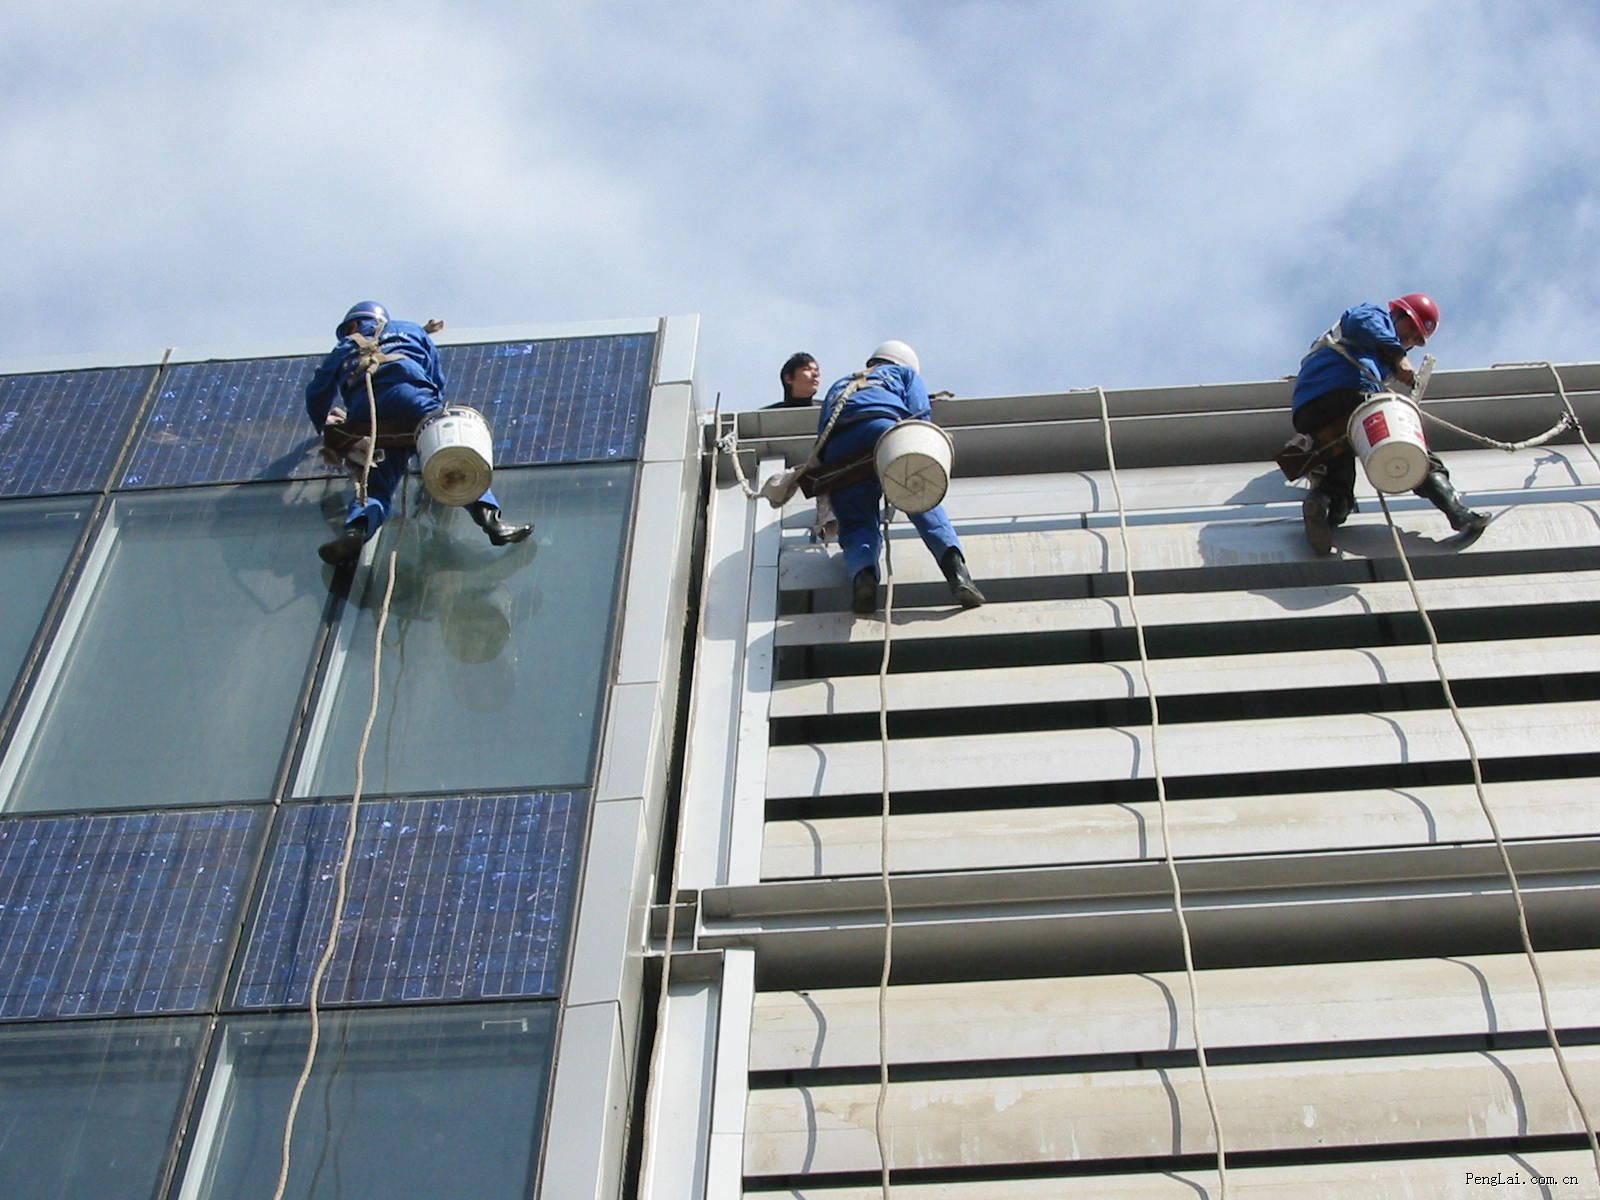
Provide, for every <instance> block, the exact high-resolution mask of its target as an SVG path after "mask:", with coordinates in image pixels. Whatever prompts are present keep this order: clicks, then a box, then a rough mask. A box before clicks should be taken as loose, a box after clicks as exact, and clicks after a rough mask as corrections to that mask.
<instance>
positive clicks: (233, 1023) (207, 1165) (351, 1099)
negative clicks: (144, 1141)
mask: <svg viewBox="0 0 1600 1200" xmlns="http://www.w3.org/2000/svg"><path fill="white" fill-rule="evenodd" d="M554 1016H555V1005H554V1004H551V1003H542V1004H536V1003H525V1004H495V1005H463V1006H453V1007H445V1008H426V1007H421V1008H409V1009H387V1010H382V1011H365V1012H363V1011H349V1010H345V1011H339V1012H333V1013H324V1014H323V1016H322V1031H321V1036H320V1039H319V1042H320V1044H319V1047H318V1050H317V1058H316V1066H315V1068H314V1069H313V1071H312V1074H311V1077H310V1082H309V1083H308V1085H307V1087H306V1090H305V1093H304V1097H303V1099H302V1101H301V1105H300V1111H299V1115H298V1119H297V1120H296V1122H295V1129H294V1139H293V1141H292V1142H291V1145H290V1170H289V1184H288V1190H287V1191H286V1193H285V1196H286V1197H287V1200H353V1198H355V1197H372V1198H374V1200H376V1198H378V1197H382V1198H383V1200H523V1198H524V1197H525V1196H527V1195H528V1194H529V1191H530V1188H531V1186H532V1181H533V1175H534V1171H535V1168H536V1166H537V1163H536V1162H535V1150H536V1147H537V1145H538V1141H539V1136H538V1135H539V1125H540V1121H541V1119H542V1116H543V1113H544V1099H545V1090H546V1087H547V1086H548V1078H549V1074H550V1052H551V1033H552V1027H553V1024H554ZM310 1030H311V1022H310V1018H309V1016H308V1015H307V1014H305V1013H293V1014H283V1015H277V1016H268V1017H248V1018H244V1017H240V1018H234V1019H230V1020H228V1021H226V1022H225V1023H224V1025H223V1032H222V1035H221V1037H220V1039H219V1044H218V1048H217V1050H216V1052H215V1054H214V1056H213V1057H214V1060H215V1061H214V1062H213V1064H212V1066H211V1071H210V1080H209V1086H208V1087H207V1089H206V1099H205V1101H204V1104H203V1107H202V1109H201V1112H200V1115H199V1118H198V1122H197V1128H196V1131H195V1136H194V1143H193V1144H194V1150H193V1152H192V1154H191V1156H190V1162H189V1164H188V1166H187V1169H186V1170H185V1172H184V1177H183V1183H182V1186H181V1187H180V1188H179V1189H178V1191H177V1196H178V1200H270V1198H271V1196H272V1193H273V1189H274V1188H275V1187H276V1185H277V1181H278V1172H279V1164H280V1154H281V1147H282V1143H283V1124H284V1119H285V1117H286V1115H287V1113H288V1111H289V1101H290V1097H291V1094H292V1093H293V1090H294V1085H295V1081H296V1080H297V1079H298V1078H299V1075H300V1071H301V1068H302V1065H303V1063H304V1059H305V1052H306V1044H307V1042H308V1041H309V1039H310Z"/></svg>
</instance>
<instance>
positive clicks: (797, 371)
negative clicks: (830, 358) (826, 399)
mask: <svg viewBox="0 0 1600 1200" xmlns="http://www.w3.org/2000/svg"><path fill="white" fill-rule="evenodd" d="M778 379H779V380H780V381H782V383H783V398H784V400H785V401H787V402H791V403H796V404H798V403H807V404H809V403H810V402H811V401H812V399H813V398H815V396H816V394H817V388H818V386H819V385H820V384H821V383H822V368H821V367H819V366H817V360H816V359H814V358H812V357H811V355H809V354H807V353H806V352H805V351H804V350H801V351H798V352H796V353H794V354H791V355H789V357H788V358H787V359H786V360H785V361H784V364H783V368H782V369H781V370H780V371H779V372H778Z"/></svg>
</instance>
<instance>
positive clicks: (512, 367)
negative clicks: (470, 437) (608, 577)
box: [122, 333, 656, 488]
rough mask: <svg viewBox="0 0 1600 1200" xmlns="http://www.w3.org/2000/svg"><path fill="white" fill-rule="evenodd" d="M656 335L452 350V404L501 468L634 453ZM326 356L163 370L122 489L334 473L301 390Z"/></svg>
mask: <svg viewBox="0 0 1600 1200" xmlns="http://www.w3.org/2000/svg"><path fill="white" fill-rule="evenodd" d="M655 343H656V338H655V334H653V333H644V334H626V335H614V336H608V337H593V338H560V339H554V340H549V341H537V342H495V343H489V344H485V345H472V346H445V347H441V349H440V351H439V354H440V359H441V361H442V364H443V367H444V373H445V379H446V385H447V386H446V393H445V395H446V399H447V401H448V402H449V403H451V404H466V405H470V406H471V407H473V408H476V409H478V410H479V411H480V412H482V413H483V414H484V416H485V417H487V418H488V421H489V426H490V428H491V429H492V430H493V431H494V456H495V466H497V467H516V466H529V465H533V464H537V463H567V462H594V461H605V460H610V459H617V460H620V459H629V458H636V457H638V453H639V442H640V437H641V433H642V427H643V420H644V410H645V401H646V399H647V398H648V397H649V393H650V373H651V370H652V368H653V365H654V361H655ZM319 361H320V357H319V356H313V357H302V358H265V359H243V360H238V361H231V362H207V363H187V364H182V365H179V366H174V367H170V368H168V371H167V374H166V377H165V378H164V379H163V380H162V384H161V390H160V393H159V395H158V396H157V398H156V402H155V404H154V405H153V406H152V408H151V413H150V416H149V418H148V420H147V421H146V423H145V426H144V428H143V430H141V432H140V435H139V441H138V444H137V445H136V446H135V449H134V452H133V456H132V458H131V460H130V461H129V464H128V468H127V471H126V473H125V475H124V478H123V481H122V486H124V487H130V488H135V487H174V486H179V485H183V484H194V483H243V482H247V481H249V480H253V479H303V478H307V477H310V476H320V475H327V474H330V473H331V472H330V470H329V468H327V467H326V466H324V465H323V464H322V462H321V460H320V459H319V458H318V457H317V456H316V454H315V452H314V451H315V438H314V436H313V431H312V429H311V427H310V424H309V423H308V422H307V421H306V415H305V407H304V389H305V385H306V383H307V381H308V380H309V379H310V378H311V374H312V372H313V371H314V370H315V368H316V365H317V363H318V362H319Z"/></svg>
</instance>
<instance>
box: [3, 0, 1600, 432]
mask: <svg viewBox="0 0 1600 1200" xmlns="http://www.w3.org/2000/svg"><path fill="white" fill-rule="evenodd" d="M262 9H270V11H261V10H262ZM1597 14H1600V6H1597V5H1594V4H1591V3H1587V2H1582V0H1573V2H1571V3H1538V2H1534V3H1519V4H1507V3H1474V2H1471V0H1453V2H1449V3H1429V2H1426V0H1422V2H1414V3H1408V4H1396V5H1381V4H1365V3H1356V4H1351V5H1342V6H1337V7H1336V8H1333V9H1330V8H1329V6H1328V5H1326V4H1312V3H1299V2H1293V0H1279V2H1277V3H1248V2H1240V0H1229V2H1214V3H1213V2H1207V0H1191V2H1187V3H1184V2H1179V0H1171V2H1169V0H1123V2H1118V3H1104V2H1102V3H1093V4H1090V3H1081V4H1080V3H1069V2H1059V3H988V4H960V3H939V2H936V0H906V2H904V3H864V2H863V3H828V2H825V0H807V2H806V3H783V2H766V0H746V2H745V3H716V4H696V3H692V2H689V0H678V2H676V3H673V4H660V5H637V4H635V5H621V4H570V5H557V4H528V3H525V2H523V3H515V4H512V3H506V4H500V3H490V2H485V3H479V4H474V5H470V6H467V5H462V6H451V5H439V4H414V3H406V2H400V3H388V4H383V5H373V4H363V5H341V4H337V3H335V4H326V3H322V4H317V5H311V4H304V3H298V2H295V0H289V2H280V3H278V4H275V5H272V6H250V8H249V10H248V11H247V10H246V8H245V6H231V5H215V4H211V5H202V4H197V3H196V4H188V3H161V2H160V0H151V2H149V3H145V4H140V5H132V4H110V3H94V2H93V0H89V2H86V3H79V4H73V5H67V6H59V7H56V8H51V7H49V6H35V7H34V8H33V9H32V10H31V11H28V12H23V13H18V14H13V15H12V16H11V17H10V19H9V27H8V30H7V37H6V39H5V41H4V44H3V45H0V111H3V112H5V114H6V119H5V121H4V122H3V123H0V153H3V157H0V161H3V162H4V163H5V164H6V171H5V176H6V180H5V184H4V186H3V187H0V239H3V244H4V247H5V251H6V252H5V255H4V259H5V264H6V265H5V270H4V274H3V282H0V289H3V293H0V299H3V301H4V310H5V321H4V323H3V325H0V359H16V358H25V357H34V356H38V355H53V354H60V353H80V352H81V353H89V354H98V353H104V354H107V355H112V354H115V353H117V352H119V351H123V350H127V349H130V348H137V349H142V348H147V347H149V346H151V345H156V346H167V345H174V344H178V345H189V346H204V345H217V344H227V345H238V344H240V343H245V344H248V343H251V342H263V343H273V344H281V343H284V342H286V341H296V340H310V341H311V342H320V341H321V340H323V339H324V337H325V336H326V335H327V334H328V333H329V331H330V330H331V328H332V326H333V324H334V322H335V321H336V319H337V317H338V315H339V314H340V313H341V312H342V311H343V309H344V307H345V306H346V305H347V304H348V303H349V302H350V301H352V300H355V299H358V298H363V297H367V296H373V297H376V298H378V299H381V300H384V301H385V302H386V303H388V304H389V305H390V307H391V309H392V310H394V311H395V312H396V313H398V314H400V315H404V316H410V317H413V318H416V319H422V318H425V317H427V316H440V317H443V318H445V319H446V320H447V321H448V322H449V324H450V326H451V327H452V328H455V329H464V328H470V327H485V326H495V325H505V324H521V323H539V322H567V321H576V320H589V319H596V320H598V319H607V318H612V317H625V316H647V315H655V314H660V313H669V312H699V313H701V314H702V317H703V325H702V359H701V364H702V382H703V383H704V384H705V385H706V388H707V390H708V392H715V391H720V392H722V394H723V402H724V405H725V406H727V407H733V408H743V407H751V406H755V405H759V404H763V403H767V402H769V401H770V400H772V399H775V398H776V386H777V385H776V380H775V373H776V369H777V366H778V364H779V363H780V362H781V361H782V359H783V358H784V357H785V356H786V355H787V354H788V353H789V352H790V351H791V350H795V349H802V348H803V349H808V350H810V351H812V352H813V353H815V354H816V355H817V356H818V357H819V358H820V359H821V360H822V363H823V370H824V374H825V375H826V376H830V377H831V376H835V375H839V374H843V373H844V372H846V371H847V370H849V369H851V368H852V367H853V366H855V365H856V364H857V363H858V361H859V360H860V358H861V357H862V356H863V354H864V353H865V351H866V350H867V349H869V348H870V347H871V346H872V345H873V344H875V343H876V342H877V341H879V340H881V339H883V338H886V337H898V338H902V339H904V340H906V341H909V342H911V343H912V344H913V345H914V346H916V347H917V349H918V350H919V351H920V353H921V356H922V361H923V364H924V370H925V374H926V375H927V377H928V381H929V384H930V386H932V387H935V388H949V389H952V390H954V391H955V392H957V393H958V394H960V395H968V396H976V395H995V394H1005V393H1017V392H1047V391H1056V390H1061V389H1065V388H1070V387H1082V386H1089V385H1093V384H1097V383H1098V384H1103V385H1106V386H1113V387H1127V386H1146V385H1161V384H1187V383H1206V382H1223V381H1228V380H1239V379H1259V378H1270V377H1274V376H1278V375H1283V374H1286V373H1289V372H1291V371H1292V370H1293V369H1294V367H1295V365H1296V363H1297V361H1298V359H1299V356H1300V353H1301V352H1302V350H1303V349H1304V347H1305V346H1306V344H1307V343H1309V341H1310V340H1311V339H1312V337H1314V336H1315V335H1316V334H1317V333H1319V332H1320V331H1321V330H1322V329H1324V328H1326V326H1327V325H1328V324H1329V322H1330V321H1331V320H1332V319H1333V318H1334V316H1336V315H1337V313H1338V312H1339V311H1340V310H1341V309H1342V308H1344V307H1345V306H1346V305H1348V304H1350V303H1353V302H1355V301H1357V300H1362V299H1384V298H1387V297H1388V296H1391V295H1394V294H1396V293H1398V292H1401V291H1410V290H1417V289H1420V290H1426V291H1429V292H1431V293H1432V294H1433V295H1434V296H1435V298H1436V299H1437V300H1438V301H1439V303H1440V305H1441V307H1442V309H1443V311H1444V324H1443V327H1442V330H1441V334H1440V336H1439V337H1438V338H1436V339H1435V343H1434V344H1433V346H1431V347H1430V349H1433V350H1434V351H1435V352H1436V353H1437V354H1438V356H1439V360H1440V366H1441V368H1449V367H1462V366H1483V365H1487V364H1490V363H1493V362H1498V361H1511V360H1518V359H1532V358H1553V359H1555V360H1557V361H1577V360H1583V361H1593V360H1595V359H1597V358H1600V252H1597V249H1596V247H1597V244H1600V189H1597V180H1600V137H1597V130H1600V87H1597V86H1596V83H1595V74H1596V64H1597V63H1600V15H1597Z"/></svg>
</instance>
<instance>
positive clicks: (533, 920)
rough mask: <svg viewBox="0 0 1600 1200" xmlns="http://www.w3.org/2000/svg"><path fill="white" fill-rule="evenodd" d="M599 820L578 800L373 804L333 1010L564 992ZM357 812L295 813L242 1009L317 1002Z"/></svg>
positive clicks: (327, 999)
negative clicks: (575, 910) (593, 828)
mask: <svg viewBox="0 0 1600 1200" xmlns="http://www.w3.org/2000/svg"><path fill="white" fill-rule="evenodd" d="M586 811H587V804H586V801H585V797H584V796H583V794H582V793H575V792H556V793H549V792H543V793H534V794H523V795H512V796H495V797H468V798H452V799H427V800H382V801H373V802H363V804H362V805H361V812H360V817H359V820H358V827H357V832H356V845H355V851H354V854H353V857H352V859H351V865H350V873H349V882H348V889H349V899H348V902H347V905H346V908H345V913H344V920H343V923H342V925H341V928H340V933H339V945H338V947H337V949H336V952H335V955H334V958H333V961H332V963H331V964H330V966H329V969H328V973H327V976H326V979H325V982H324V987H323V992H322V996H321V997H320V1000H321V1002H322V1003H327V1004H380V1003H397V1002H404V1001H422V1000H465V999H486V998H492V997H539V996H554V995H556V994H557V992H558V991H559V986H560V980H561V968H562V965H563V963H564V959H565V952H566V942H567V925H568V921H567V917H568V914H569V913H570V911H571V907H572V896H573V890H574V884H575V881H576V877H577V868H578V863H579V856H580V853H581V849H582V844H583V834H584V825H585V814H586ZM349 812H350V805H349V804H348V803H339V804H297V805H292V806H289V807H287V808H285V809H284V810H283V812H282V813H281V815H280V818H279V833H278V836H277V838H276V839H275V841H274V845H273V848H272V851H271V854H270V858H269V861H268V866H267V870H266V875H265V879H264V882H263V885H262V889H261V898H260V900H259V902H258V905H257V907H256V910H255V912H254V914H253V916H252V918H251V920H250V927H249V930H248V932H247V939H246V943H245V946H244V950H243V953H242V956H241V963H240V968H239V972H238V979H237V983H236V986H235V989H234V1003H235V1004H236V1005H237V1006H238V1007H240V1008H253V1007H264V1006H281V1005H302V1004H305V1003H306V1002H307V999H308V994H309V988H310V982H311V976H312V974H313V972H314V969H315V966H316V962H317V960H318V958H319V957H320V956H321V954H322V952H323V950H324V949H325V947H326V945H327V930H328V923H329V919H330V917H331V914H332V907H333V902H334V893H335V870H336V867H337V864H338V860H339V856H340V853H341V851H342V848H343V841H344V837H345V831H346V829H347V828H348V820H349Z"/></svg>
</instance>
